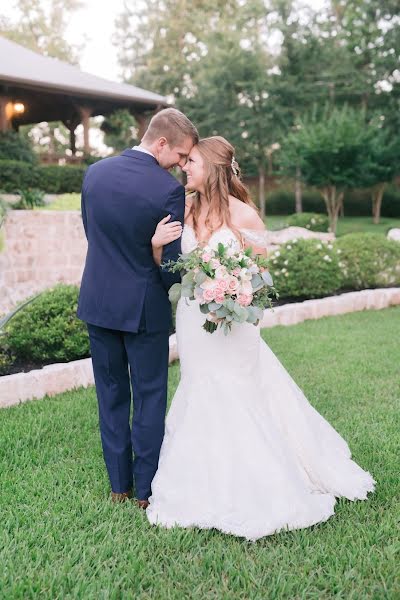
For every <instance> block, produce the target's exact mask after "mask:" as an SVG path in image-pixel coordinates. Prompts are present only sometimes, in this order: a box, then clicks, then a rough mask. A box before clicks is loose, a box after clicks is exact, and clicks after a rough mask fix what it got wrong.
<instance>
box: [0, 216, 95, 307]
mask: <svg viewBox="0 0 400 600" xmlns="http://www.w3.org/2000/svg"><path fill="white" fill-rule="evenodd" d="M4 238H5V249H4V251H3V252H2V253H1V254H0V314H2V313H3V312H6V311H7V310H9V309H10V308H12V307H13V306H14V305H15V304H17V302H19V301H21V300H24V299H25V298H27V297H28V296H30V295H31V294H33V293H34V292H37V291H40V290H43V289H46V288H48V287H51V286H52V285H54V284H56V283H58V282H61V281H62V282H65V283H74V284H78V283H79V282H80V280H81V277H82V271H83V266H84V261H85V256H86V248H87V244H86V238H85V234H84V231H83V226H82V221H81V215H80V213H79V212H78V211H62V212H61V211H60V212H59V211H51V210H18V211H17V210H13V211H10V213H9V214H8V216H7V220H6V222H5V225H4Z"/></svg>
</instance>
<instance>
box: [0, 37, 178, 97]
mask: <svg viewBox="0 0 400 600" xmlns="http://www.w3.org/2000/svg"><path fill="white" fill-rule="evenodd" d="M0 84H2V85H10V86H13V87H25V86H27V87H29V88H33V89H36V90H37V89H42V90H44V91H47V92H51V91H54V92H58V93H60V92H61V93H65V94H71V95H74V96H82V97H85V98H90V97H93V98H96V99H98V100H100V99H103V100H108V101H122V102H124V103H126V102H132V103H135V102H136V103H139V104H140V105H149V108H150V107H154V106H157V105H160V104H161V105H167V104H168V101H167V99H166V98H165V96H161V95H159V94H155V93H154V92H149V91H147V90H144V89H142V88H139V87H136V86H134V85H128V84H126V83H116V82H114V81H109V80H108V79H103V78H102V77H97V76H96V75H91V74H90V73H85V72H83V71H81V70H80V69H79V68H78V67H75V66H73V65H70V64H68V63H65V62H63V61H60V60H58V59H56V58H50V57H48V56H42V55H41V54H38V53H36V52H33V51H32V50H29V49H27V48H24V47H23V46H20V45H19V44H16V43H15V42H12V41H10V40H8V39H6V38H4V37H0Z"/></svg>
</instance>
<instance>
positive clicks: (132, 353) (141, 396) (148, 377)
mask: <svg viewBox="0 0 400 600" xmlns="http://www.w3.org/2000/svg"><path fill="white" fill-rule="evenodd" d="M87 327H88V331H89V338H90V348H91V354H92V362H93V371H94V377H95V383H96V392H97V399H98V405H99V423H100V434H101V442H102V446H103V454H104V460H105V463H106V467H107V471H108V475H109V478H110V483H111V489H112V491H113V492H119V493H121V492H126V491H128V490H130V489H131V488H132V487H133V486H134V488H135V494H136V497H137V498H138V499H139V500H146V499H147V498H148V497H149V496H150V495H151V482H152V479H153V477H154V475H155V473H156V471H157V467H158V459H159V455H160V448H161V444H162V440H163V437H164V422H165V413H166V407H167V380H168V352H169V348H168V331H161V332H156V333H147V332H146V331H139V332H138V333H130V332H126V331H117V330H114V329H106V328H103V327H98V326H96V325H90V324H87ZM132 395H133V416H132V427H131V419H130V413H131V404H132Z"/></svg>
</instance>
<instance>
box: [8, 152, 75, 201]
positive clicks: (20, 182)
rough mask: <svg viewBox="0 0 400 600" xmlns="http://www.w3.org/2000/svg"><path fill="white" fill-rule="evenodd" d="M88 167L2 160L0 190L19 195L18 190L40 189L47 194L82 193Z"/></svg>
mask: <svg viewBox="0 0 400 600" xmlns="http://www.w3.org/2000/svg"><path fill="white" fill-rule="evenodd" d="M86 169H87V167H86V166H85V165H79V166H71V165H65V166H59V165H39V166H33V165H31V164H29V163H27V162H21V161H16V160H0V190H2V191H4V192H7V193H11V194H12V193H17V192H18V190H21V189H27V188H39V189H41V190H44V191H45V192H46V193H47V194H65V193H70V192H80V190H81V186H82V180H83V175H84V173H85V171H86Z"/></svg>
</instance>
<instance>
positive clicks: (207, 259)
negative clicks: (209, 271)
mask: <svg viewBox="0 0 400 600" xmlns="http://www.w3.org/2000/svg"><path fill="white" fill-rule="evenodd" d="M201 260H202V261H203V262H206V263H208V262H210V260H211V254H208V253H207V252H204V253H203V254H202V256H201Z"/></svg>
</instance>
